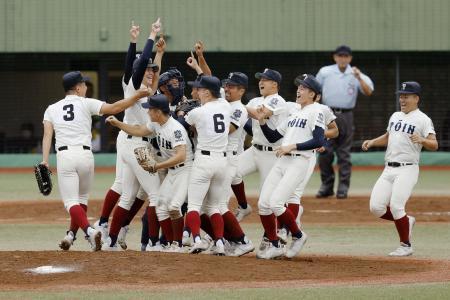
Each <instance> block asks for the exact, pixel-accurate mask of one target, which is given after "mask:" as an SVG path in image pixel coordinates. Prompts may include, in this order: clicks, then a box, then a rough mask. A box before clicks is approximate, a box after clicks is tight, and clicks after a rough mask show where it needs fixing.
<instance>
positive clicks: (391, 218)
mask: <svg viewBox="0 0 450 300" xmlns="http://www.w3.org/2000/svg"><path fill="white" fill-rule="evenodd" d="M380 218H382V219H385V220H389V221H394V216H393V215H392V213H391V208H390V207H389V206H388V207H387V208H386V212H385V213H384V215H382V216H381V217H380Z"/></svg>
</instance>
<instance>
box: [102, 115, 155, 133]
mask: <svg viewBox="0 0 450 300" xmlns="http://www.w3.org/2000/svg"><path fill="white" fill-rule="evenodd" d="M105 122H106V123H109V124H111V125H112V126H114V127H117V128H119V129H121V130H123V131H125V132H126V133H128V134H129V135H132V136H148V135H151V134H153V132H152V131H151V130H150V129H148V128H147V126H145V125H130V124H126V123H123V122H121V121H119V120H117V118H116V117H114V116H109V117H107V118H106V120H105Z"/></svg>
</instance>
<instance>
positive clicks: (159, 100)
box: [141, 94, 170, 113]
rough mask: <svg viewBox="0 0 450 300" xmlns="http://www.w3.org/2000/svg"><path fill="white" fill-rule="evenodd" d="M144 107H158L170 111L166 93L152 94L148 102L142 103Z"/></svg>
mask: <svg viewBox="0 0 450 300" xmlns="http://www.w3.org/2000/svg"><path fill="white" fill-rule="evenodd" d="M141 105H142V107H143V108H148V109H150V108H156V109H160V110H161V111H162V112H165V113H170V108H169V101H168V100H167V97H166V96H164V94H158V95H154V96H150V97H148V99H147V102H145V103H142V104H141Z"/></svg>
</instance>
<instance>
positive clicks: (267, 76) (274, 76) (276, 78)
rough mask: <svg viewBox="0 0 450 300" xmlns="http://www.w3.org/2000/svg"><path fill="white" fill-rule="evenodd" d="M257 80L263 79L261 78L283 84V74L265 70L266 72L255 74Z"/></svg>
mask: <svg viewBox="0 0 450 300" xmlns="http://www.w3.org/2000/svg"><path fill="white" fill-rule="evenodd" d="M255 78H256V79H261V78H265V79H269V80H273V81H275V82H276V83H278V84H280V83H281V79H282V77H281V74H280V72H278V71H275V70H272V69H267V68H266V69H264V72H262V73H261V72H258V73H256V74H255Z"/></svg>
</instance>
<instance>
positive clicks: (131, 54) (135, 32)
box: [123, 21, 140, 84]
mask: <svg viewBox="0 0 450 300" xmlns="http://www.w3.org/2000/svg"><path fill="white" fill-rule="evenodd" d="M139 33H140V27H139V25H134V21H131V28H130V45H129V46H128V51H127V56H126V58H125V69H124V73H123V81H124V82H125V84H128V82H129V81H130V78H131V75H133V62H134V60H135V59H136V43H137V39H138V36H139Z"/></svg>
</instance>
